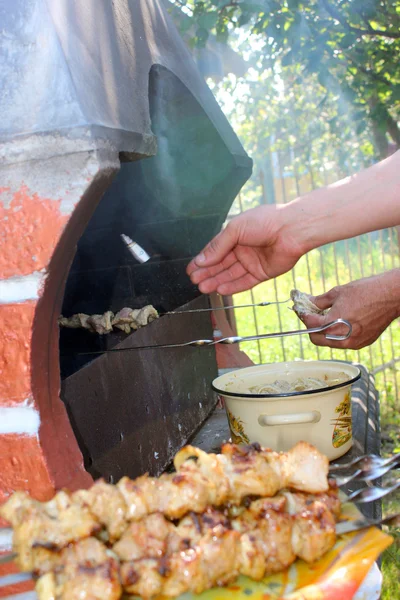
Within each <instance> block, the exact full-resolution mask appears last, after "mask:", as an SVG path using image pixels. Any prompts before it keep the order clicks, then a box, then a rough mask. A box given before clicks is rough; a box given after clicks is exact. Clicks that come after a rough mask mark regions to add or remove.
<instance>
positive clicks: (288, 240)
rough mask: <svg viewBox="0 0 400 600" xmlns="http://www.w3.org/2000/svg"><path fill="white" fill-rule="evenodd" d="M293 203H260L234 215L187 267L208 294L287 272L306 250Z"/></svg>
mask: <svg viewBox="0 0 400 600" xmlns="http://www.w3.org/2000/svg"><path fill="white" fill-rule="evenodd" d="M287 207H289V205H286V206H285V205H277V206H260V207H258V208H253V209H251V210H248V211H246V212H245V213H243V214H241V215H240V216H238V217H236V218H234V219H232V221H230V223H228V225H227V227H226V228H225V229H224V230H223V231H221V233H219V234H218V235H217V236H215V237H214V239H213V240H211V242H210V243H209V244H208V245H207V246H206V247H205V248H204V250H203V252H202V253H200V254H199V255H198V256H197V257H196V258H194V259H193V260H192V261H191V262H190V263H189V265H188V267H187V273H188V275H189V276H190V278H191V280H192V282H193V283H195V284H197V285H198V286H199V290H200V291H201V292H203V293H204V294H210V293H212V292H215V291H216V292H218V293H219V294H225V295H226V294H235V293H236V292H243V291H244V290H248V289H250V288H252V287H254V286H255V285H257V284H258V283H261V282H262V281H265V280H267V279H271V278H273V277H277V276H278V275H282V274H283V273H286V272H287V271H289V270H290V269H292V268H293V267H294V265H295V264H296V262H297V261H298V260H299V258H300V257H301V256H302V254H304V251H305V250H304V249H303V248H302V245H301V241H300V235H296V233H295V227H292V225H293V222H294V221H295V218H294V216H293V215H292V213H291V212H290V211H289V210H287Z"/></svg>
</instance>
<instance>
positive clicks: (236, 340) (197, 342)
mask: <svg viewBox="0 0 400 600" xmlns="http://www.w3.org/2000/svg"><path fill="white" fill-rule="evenodd" d="M336 325H345V326H346V327H347V330H348V331H347V333H344V334H342V335H334V334H330V335H325V337H326V339H327V340H335V341H343V340H347V339H348V338H349V337H350V336H351V332H352V326H351V324H350V323H349V322H348V321H345V319H336V320H335V321H331V322H330V323H326V324H325V325H321V327H311V328H310V329H295V330H293V331H279V332H277V333H262V334H260V335H249V336H246V337H241V336H239V335H232V336H230V337H226V338H221V339H219V340H207V339H204V340H192V341H190V342H182V343H179V344H150V345H148V346H131V347H129V348H110V349H109V350H98V351H96V352H81V353H80V354H81V356H88V355H91V354H93V355H95V354H108V353H110V352H127V351H128V350H155V349H158V348H184V347H186V346H216V345H217V344H240V343H242V342H252V341H254V340H267V339H272V338H280V337H288V336H291V335H309V334H310V333H320V332H322V331H326V330H327V329H330V328H331V327H335V326H336Z"/></svg>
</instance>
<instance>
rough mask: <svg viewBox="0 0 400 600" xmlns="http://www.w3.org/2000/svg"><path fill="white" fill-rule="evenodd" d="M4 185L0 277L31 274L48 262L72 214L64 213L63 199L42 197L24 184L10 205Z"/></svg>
mask: <svg viewBox="0 0 400 600" xmlns="http://www.w3.org/2000/svg"><path fill="white" fill-rule="evenodd" d="M10 193H12V192H10V190H9V189H7V188H0V230H1V253H0V278H3V279H6V278H8V277H13V276H14V275H28V274H29V273H32V272H33V271H40V270H41V269H43V268H44V267H46V266H47V265H48V262H49V260H50V258H51V256H52V254H53V251H54V248H55V247H56V245H57V242H58V240H59V237H60V234H61V231H62V229H63V228H64V226H65V224H66V222H67V220H68V217H67V216H65V215H62V214H61V213H60V200H58V199H50V198H42V197H40V196H39V195H38V194H35V193H32V192H30V191H29V190H28V188H27V187H26V186H24V185H22V186H21V188H20V189H19V190H17V191H15V192H14V193H13V196H12V200H11V202H10V204H9V205H8V207H7V208H5V206H4V205H3V203H2V201H1V200H2V195H3V194H4V195H9V194H10Z"/></svg>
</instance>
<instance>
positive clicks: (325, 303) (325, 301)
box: [310, 287, 339, 310]
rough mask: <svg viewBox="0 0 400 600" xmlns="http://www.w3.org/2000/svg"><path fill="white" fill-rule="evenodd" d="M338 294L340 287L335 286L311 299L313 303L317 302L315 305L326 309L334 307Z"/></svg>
mask: <svg viewBox="0 0 400 600" xmlns="http://www.w3.org/2000/svg"><path fill="white" fill-rule="evenodd" d="M338 296H339V288H337V287H334V288H332V289H331V290H329V292H326V293H325V294H320V295H319V296H311V297H310V300H311V302H312V303H313V304H315V306H317V307H318V308H320V309H321V310H326V309H327V308H331V307H332V304H333V303H334V302H335V300H336V299H337V297H338Z"/></svg>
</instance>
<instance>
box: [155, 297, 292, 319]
mask: <svg viewBox="0 0 400 600" xmlns="http://www.w3.org/2000/svg"><path fill="white" fill-rule="evenodd" d="M289 301H290V298H288V299H287V300H280V301H276V302H256V303H253V304H232V305H231V306H216V307H215V308H192V309H190V310H170V311H168V312H165V313H160V316H164V315H186V314H189V313H202V312H214V310H229V309H230V308H252V307H257V306H271V304H286V303H287V302H289Z"/></svg>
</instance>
